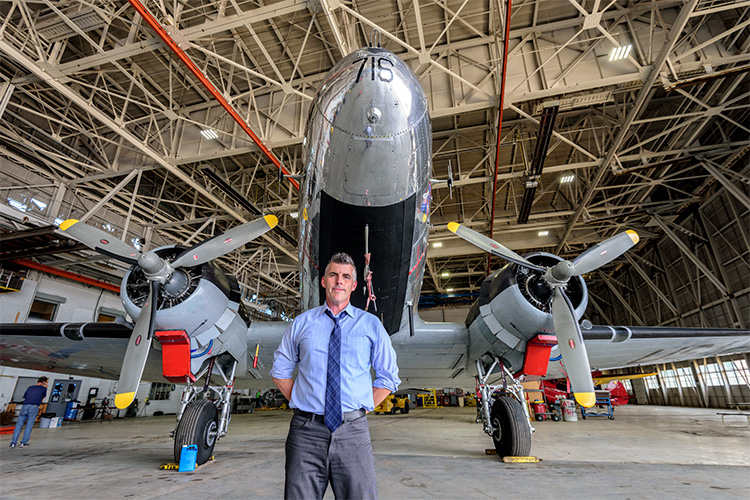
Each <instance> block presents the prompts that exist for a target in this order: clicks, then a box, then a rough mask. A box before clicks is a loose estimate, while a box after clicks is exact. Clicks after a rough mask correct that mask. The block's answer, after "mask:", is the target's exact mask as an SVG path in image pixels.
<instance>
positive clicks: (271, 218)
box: [263, 215, 279, 229]
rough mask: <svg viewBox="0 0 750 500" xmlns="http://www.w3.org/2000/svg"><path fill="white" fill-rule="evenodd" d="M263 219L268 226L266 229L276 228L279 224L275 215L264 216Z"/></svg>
mask: <svg viewBox="0 0 750 500" xmlns="http://www.w3.org/2000/svg"><path fill="white" fill-rule="evenodd" d="M263 218H264V219H266V224H268V227H270V228H271V229H273V228H274V227H276V224H278V223H279V219H277V218H276V216H275V215H266V216H265V217H263Z"/></svg>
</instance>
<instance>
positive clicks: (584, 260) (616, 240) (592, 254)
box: [573, 231, 639, 276]
mask: <svg viewBox="0 0 750 500" xmlns="http://www.w3.org/2000/svg"><path fill="white" fill-rule="evenodd" d="M638 240H639V237H638V233H636V232H635V231H625V232H624V233H620V234H617V235H615V236H613V237H611V238H609V239H608V240H604V241H602V242H601V243H599V244H598V245H595V246H593V247H591V248H589V249H588V250H586V251H585V252H583V253H582V254H581V255H579V256H578V257H577V258H576V259H575V260H574V261H573V265H574V266H575V275H576V276H580V275H581V274H586V273H590V272H591V271H593V270H594V269H598V268H600V267H601V266H603V265H604V264H606V263H608V262H611V261H613V260H615V259H616V258H617V257H619V256H620V255H622V254H624V253H625V252H627V251H628V250H630V249H631V248H633V247H634V246H635V245H636V244H637V243H638Z"/></svg>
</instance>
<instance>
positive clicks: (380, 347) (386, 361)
mask: <svg viewBox="0 0 750 500" xmlns="http://www.w3.org/2000/svg"><path fill="white" fill-rule="evenodd" d="M375 325H376V331H375V339H374V342H373V346H372V351H371V354H370V357H371V359H370V364H371V365H372V368H373V369H374V370H375V380H373V382H372V386H373V387H379V388H381V389H388V390H389V391H391V392H396V390H397V389H398V386H399V384H400V383H401V379H400V378H398V364H397V363H396V351H395V350H394V349H393V344H392V343H391V338H390V337H389V336H388V333H387V332H386V331H385V328H383V325H382V324H381V323H380V322H379V321H375Z"/></svg>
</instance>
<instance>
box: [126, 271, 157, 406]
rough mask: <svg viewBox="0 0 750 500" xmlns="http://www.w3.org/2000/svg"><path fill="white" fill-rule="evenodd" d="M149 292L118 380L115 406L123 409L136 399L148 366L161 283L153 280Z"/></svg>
mask: <svg viewBox="0 0 750 500" xmlns="http://www.w3.org/2000/svg"><path fill="white" fill-rule="evenodd" d="M150 284H151V287H150V290H149V292H148V299H147V300H146V303H145V304H144V306H143V309H141V314H140V315H138V320H137V321H136V322H135V327H134V328H133V334H132V335H131V336H130V340H129V341H128V349H127V351H125V359H123V361H122V370H121V371H120V380H119V381H118V382H117V393H115V406H117V407H118V408H119V409H121V410H123V409H125V408H127V407H128V406H130V403H132V402H133V399H135V393H136V391H137V390H138V384H140V383H141V375H143V369H144V368H145V367H146V358H148V352H149V350H150V348H151V336H152V333H153V331H154V317H155V316H156V303H155V302H156V301H157V300H158V298H159V288H160V286H161V285H160V284H159V282H158V281H152V282H151V283H150Z"/></svg>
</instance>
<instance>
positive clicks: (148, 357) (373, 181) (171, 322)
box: [0, 47, 750, 464]
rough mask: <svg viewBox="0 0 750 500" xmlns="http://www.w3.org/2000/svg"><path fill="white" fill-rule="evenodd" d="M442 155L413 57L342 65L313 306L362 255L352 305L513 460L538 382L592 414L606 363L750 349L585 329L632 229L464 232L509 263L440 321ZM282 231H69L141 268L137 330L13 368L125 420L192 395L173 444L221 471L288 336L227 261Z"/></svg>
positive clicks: (320, 206)
mask: <svg viewBox="0 0 750 500" xmlns="http://www.w3.org/2000/svg"><path fill="white" fill-rule="evenodd" d="M431 149H432V137H431V124H430V116H429V112H428V105H427V98H426V96H425V93H424V91H423V89H422V88H421V86H420V84H419V82H418V80H417V78H416V76H415V75H414V73H413V72H412V71H411V69H410V68H409V67H408V66H407V65H406V64H405V63H404V62H403V61H401V60H400V59H399V58H398V57H397V56H396V55H395V54H393V53H392V52H390V51H388V50H385V49H382V48H380V47H366V48H362V49H359V50H356V51H354V52H353V53H351V54H349V55H348V56H347V57H345V58H344V59H343V60H341V61H340V62H339V63H338V64H336V66H335V67H334V68H333V69H331V71H330V72H329V74H328V75H327V76H326V78H325V80H324V81H323V83H322V85H321V86H320V89H319V91H318V93H317V96H316V98H315V100H314V102H313V104H312V107H311V110H310V115H309V118H308V123H307V130H306V133H305V138H304V156H303V159H304V172H303V174H304V179H303V185H302V188H301V190H300V197H299V213H300V220H301V223H300V232H299V262H300V270H301V285H302V286H301V288H302V289H301V293H302V303H303V307H304V308H309V307H314V306H317V305H319V304H321V303H322V302H323V300H324V299H325V295H324V294H323V293H322V292H321V290H322V288H321V286H320V278H321V269H322V268H323V267H324V266H325V265H326V263H327V262H328V260H329V258H330V256H331V255H332V254H333V253H335V252H347V253H349V254H350V255H352V256H353V258H354V260H355V263H356V264H357V269H358V275H359V276H360V277H361V282H364V285H363V286H364V287H365V290H366V293H365V294H359V293H356V294H353V295H352V302H353V303H354V305H355V306H357V307H360V308H362V309H367V310H368V311H370V312H372V313H373V314H375V315H376V316H377V317H378V318H380V320H381V321H382V323H383V325H384V326H385V329H386V330H387V331H388V333H389V334H390V335H391V339H392V343H393V345H394V348H395V349H396V352H397V354H398V363H399V369H400V377H401V379H402V380H403V385H404V386H405V387H473V386H474V385H475V384H476V387H477V388H478V392H479V393H480V394H481V404H482V406H481V419H482V421H483V428H484V431H485V432H486V433H487V434H489V435H490V436H491V437H492V439H493V441H494V444H495V447H496V449H497V452H498V454H499V455H501V456H506V455H514V456H524V455H528V454H529V452H530V447H531V433H532V431H533V428H532V427H531V425H530V423H529V418H528V414H527V410H526V404H525V397H524V393H523V387H522V386H521V383H520V381H522V380H527V379H538V378H544V377H548V378H557V377H563V376H567V377H568V378H569V380H570V382H571V385H572V389H573V391H574V392H575V395H576V399H577V400H578V402H579V403H580V404H582V405H583V406H591V405H592V404H594V388H593V383H592V380H591V374H590V372H591V367H590V364H591V365H593V366H595V367H596V368H597V369H608V368H619V367H626V366H634V365H641V364H653V363H662V362H668V361H677V360H685V359H694V358H699V357H705V356H713V355H721V354H729V353H734V352H743V351H747V350H748V349H749V348H750V346H749V345H748V333H750V332H748V331H747V330H720V329H674V328H650V327H612V326H592V325H590V323H589V322H587V321H584V322H582V323H579V322H580V320H581V318H582V316H583V314H584V311H585V310H586V306H587V302H588V294H587V289H586V283H585V282H584V280H583V278H582V277H581V276H582V275H583V274H585V273H588V272H590V271H592V270H594V269H596V268H598V267H600V266H602V265H604V264H606V263H608V262H610V261H612V260H613V259H616V258H617V257H618V256H620V255H621V254H622V253H624V252H625V251H627V250H628V249H629V248H631V247H632V246H633V245H635V244H636V243H637V241H638V236H637V235H636V234H635V233H634V232H632V231H627V232H625V233H622V234H619V235H617V236H615V237H613V238H610V239H608V240H606V241H604V242H602V243H600V244H599V245H596V246H594V247H593V248H591V249H589V250H588V251H586V252H584V253H583V254H581V255H580V256H579V257H578V258H576V259H575V260H573V261H567V260H563V259H561V258H559V257H557V256H555V255H552V254H548V253H533V254H531V255H526V256H525V257H524V256H520V255H517V254H516V253H514V252H512V251H511V250H509V249H508V248H506V247H504V246H503V245H501V244H500V243H498V242H496V241H493V240H492V239H490V238H487V237H486V236H483V235H481V234H479V233H476V232H474V231H472V230H471V229H468V228H466V227H464V226H461V225H460V224H458V223H450V224H449V225H448V228H449V229H450V230H451V231H453V232H454V233H455V234H456V235H457V236H458V237H461V238H464V239H466V240H468V241H469V242H471V243H473V244H475V245H477V246H478V247H480V248H482V249H484V250H485V251H487V252H490V253H492V254H494V255H496V256H499V257H502V258H504V259H506V260H507V261H508V262H509V263H508V264H507V265H506V266H505V267H503V268H502V269H500V270H498V271H496V272H494V273H492V274H491V275H490V276H488V277H487V278H486V279H485V281H484V283H483V285H482V287H481V292H480V297H479V299H478V301H477V303H476V304H475V305H474V307H473V308H472V309H471V312H470V314H469V315H468V317H467V318H466V321H465V323H427V322H424V321H422V320H421V319H420V317H419V315H418V314H417V311H416V304H417V303H418V300H419V295H420V289H421V284H422V279H423V275H424V269H425V254H426V252H427V248H428V247H427V240H428V235H429V228H430V204H431V201H432V194H431V181H430V174H431V172H432V164H431V162H432V150H431ZM275 224H276V219H275V217H273V216H266V217H264V218H260V219H258V220H256V221H252V222H249V223H247V224H244V225H241V226H238V227H236V228H233V229H231V230H230V231H228V232H227V233H225V234H223V235H220V236H216V237H214V238H212V239H210V240H208V241H206V242H203V243H201V244H198V245H196V246H194V247H192V248H190V249H185V248H182V247H179V246H168V247H162V248H157V249H155V250H152V251H148V252H143V253H141V252H138V251H136V250H134V249H133V248H132V247H131V246H129V245H127V244H125V243H123V242H121V241H112V239H111V236H110V235H108V234H106V233H104V232H103V231H100V230H98V229H96V228H93V227H91V226H87V225H85V224H83V223H81V222H78V221H75V220H69V221H66V222H64V223H63V224H62V225H61V229H63V230H64V231H66V232H67V233H69V234H70V235H71V236H72V237H74V238H77V239H79V240H80V241H82V242H83V243H85V244H87V245H88V246H89V247H91V248H93V249H96V250H97V251H99V252H101V253H103V254H106V255H108V256H111V257H113V258H117V259H120V260H122V261H125V262H128V263H131V264H132V267H131V268H130V270H129V271H128V272H127V273H126V275H125V277H124V278H123V281H122V286H121V295H122V301H123V305H124V308H125V310H126V311H127V313H128V315H129V316H130V317H131V318H134V319H135V323H134V324H129V323H127V322H126V321H125V320H124V319H122V320H121V321H120V322H119V324H112V323H86V324H81V323H75V324H45V325H42V324H39V323H35V324H33V325H1V326H0V343H1V346H2V351H1V353H0V362H2V364H4V365H8V366H16V367H22V368H30V369H37V370H47V371H56V372H63V373H70V374H78V375H87V376H95V377H104V378H113V379H114V378H118V377H119V382H118V384H117V394H116V398H115V399H116V404H117V406H118V407H121V408H125V407H127V406H128V405H130V404H131V401H132V400H133V397H134V396H135V391H136V389H137V387H138V383H139V382H140V380H141V379H142V378H145V379H146V380H152V381H156V380H162V379H163V378H166V379H167V380H170V381H172V382H175V383H180V384H185V389H184V392H183V397H182V405H181V408H180V411H179V413H178V416H177V422H176V425H175V429H174V431H173V437H174V454H175V460H177V461H179V454H180V450H181V447H182V445H185V444H196V445H198V463H199V464H202V463H204V462H205V461H207V460H208V458H209V457H210V456H211V454H212V453H213V449H214V445H215V443H216V441H217V440H218V439H220V438H221V437H223V436H224V435H226V432H227V427H228V423H229V408H230V400H229V398H230V395H231V392H232V388H233V387H237V388H241V387H245V388H249V387H253V388H263V387H267V388H271V387H273V384H272V381H271V378H270V377H269V375H268V372H269V369H270V367H271V363H272V357H273V351H274V350H275V349H276V347H277V346H278V344H279V341H280V339H281V336H282V334H283V332H284V330H285V328H286V327H287V323H282V322H254V323H251V322H250V320H249V317H248V315H247V314H246V312H245V306H244V305H243V303H242V302H241V299H240V293H239V287H238V285H237V281H236V280H235V279H234V278H233V277H232V276H230V275H227V274H226V273H225V272H224V271H223V270H222V269H221V268H220V267H219V266H218V265H217V264H216V263H214V262H213V259H215V258H217V257H219V256H221V255H224V254H226V253H228V252H230V251H232V250H234V249H236V248H239V247H240V246H242V245H244V244H245V243H247V242H248V241H250V240H251V239H253V238H255V237H257V236H259V235H260V234H262V233H263V232H265V231H268V230H271V229H272V228H273V226H274V225H275ZM580 324H583V325H584V328H581V326H580ZM152 347H153V349H152ZM550 359H554V360H558V359H559V360H560V361H559V362H558V361H552V362H551V361H550ZM201 379H202V382H200V381H199V380H201Z"/></svg>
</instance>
